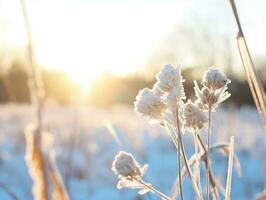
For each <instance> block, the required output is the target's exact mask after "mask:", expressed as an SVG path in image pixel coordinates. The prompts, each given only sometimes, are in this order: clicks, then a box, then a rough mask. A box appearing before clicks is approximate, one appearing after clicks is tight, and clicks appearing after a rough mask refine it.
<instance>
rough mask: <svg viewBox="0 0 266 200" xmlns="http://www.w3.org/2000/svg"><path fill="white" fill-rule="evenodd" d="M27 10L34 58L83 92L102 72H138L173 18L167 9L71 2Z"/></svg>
mask: <svg viewBox="0 0 266 200" xmlns="http://www.w3.org/2000/svg"><path fill="white" fill-rule="evenodd" d="M30 5H31V7H30V14H31V19H32V27H33V28H32V29H33V36H34V43H35V47H36V55H37V59H38V60H39V62H40V63H42V65H43V66H45V67H47V68H53V69H57V70H61V71H64V72H66V73H67V74H69V75H70V77H71V78H73V79H74V80H75V81H76V82H78V83H79V84H80V85H81V86H83V87H85V88H88V86H89V84H90V83H91V82H92V81H93V80H95V79H97V78H98V77H99V76H100V75H101V74H103V73H104V72H109V73H113V74H118V75H124V74H128V73H131V72H136V71H138V70H141V69H143V67H144V65H145V63H146V62H147V60H148V59H149V57H150V55H151V54H152V53H153V50H154V49H155V48H156V46H157V45H158V43H159V42H160V40H161V38H163V35H164V34H166V33H167V32H168V31H169V28H171V27H172V26H173V24H174V23H175V21H176V17H177V13H176V12H174V10H175V9H176V8H175V7H172V8H171V6H170V5H167V6H165V7H163V6H161V5H155V6H154V7H152V8H151V7H149V6H148V5H149V4H147V5H146V4H121V5H120V4H119V5H116V4H114V5H111V4H107V5H106V4H99V5H98V4H86V5H85V2H82V3H81V2H79V3H78V2H77V3H74V1H73V2H65V1H42V2H41V1H40V2H38V3H35V4H33V3H32V4H30ZM51 5H52V6H51ZM62 5H64V6H62ZM164 8H165V9H164ZM147 10H149V14H147ZM162 11H163V12H162ZM160 12H161V13H162V14H159V13H160ZM47 13H49V14H48V15H47ZM103 13H104V14H103Z"/></svg>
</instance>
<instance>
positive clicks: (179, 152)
mask: <svg viewBox="0 0 266 200" xmlns="http://www.w3.org/2000/svg"><path fill="white" fill-rule="evenodd" d="M175 114H176V124H177V127H178V130H180V128H179V116H178V110H176V112H175ZM180 148H181V144H180V140H178V147H177V151H178V177H179V190H180V197H181V200H183V199H184V196H183V188H182V173H181V151H180Z"/></svg>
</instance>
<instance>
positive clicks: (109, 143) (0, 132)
mask: <svg viewBox="0 0 266 200" xmlns="http://www.w3.org/2000/svg"><path fill="white" fill-rule="evenodd" d="M44 115H45V120H44V121H45V128H46V130H47V131H50V132H51V133H52V134H53V135H54V138H55V150H56V153H57V163H58V166H59V168H60V171H61V174H62V176H63V178H64V180H65V182H66V185H67V187H68V189H69V191H70V196H71V199H73V200H137V199H143V200H145V199H147V200H148V199H153V200H156V199H158V198H157V197H155V196H153V195H148V196H143V197H140V196H139V195H138V194H137V191H133V190H128V189H124V190H117V189H116V182H117V178H116V176H115V175H114V174H113V172H112V171H111V163H112V160H113V158H114V155H115V154H116V153H117V152H118V151H119V150H126V151H128V152H131V153H133V154H134V155H135V157H136V158H137V160H138V161H139V162H140V163H141V164H144V163H148V164H149V169H148V172H147V174H146V176H145V179H146V180H147V181H149V182H151V183H153V185H154V186H155V187H157V188H159V189H160V190H161V191H162V192H164V193H166V194H171V190H172V185H173V183H174V181H175V178H176V176H177V163H176V154H175V148H174V146H173V144H171V142H170V140H169V138H168V136H167V134H166V133H165V132H164V131H163V129H161V128H160V127H159V126H157V125H154V126H150V125H148V124H146V123H145V122H144V121H142V120H140V119H138V118H137V116H136V115H135V113H134V112H133V108H131V107H129V108H128V107H122V106H114V107H112V108H108V109H103V108H101V109H99V108H85V107H83V108H81V107H78V108H73V107H71V108H66V107H59V106H55V105H49V106H47V107H46V108H45V114H44ZM32 116H33V115H32V110H31V109H30V107H29V106H26V105H24V106H22V105H20V106H18V105H13V104H8V105H2V106H0V199H1V200H9V199H11V198H10V196H9V195H8V194H7V193H6V189H3V187H5V188H7V189H9V190H11V191H12V192H13V193H14V194H15V195H16V196H17V197H18V199H21V200H31V199H32V194H31V184H32V182H31V179H30V177H29V174H28V170H27V167H26V164H25V161H24V154H25V138H24V134H23V130H24V128H25V126H26V125H27V124H29V123H30V122H32V119H33V118H32ZM213 118H214V121H213V122H214V123H213V129H212V143H216V142H228V141H229V137H230V136H231V135H235V136H236V137H235V141H236V152H237V155H238V157H239V159H240V162H241V166H242V176H241V177H240V176H238V174H237V173H236V171H234V173H233V182H232V184H233V186H232V199H233V200H250V199H254V197H255V196H256V194H258V193H259V192H261V191H262V190H263V189H264V188H265V187H266V178H265V177H266V156H265V155H266V134H265V133H264V132H263V129H262V127H261V126H260V123H259V116H258V115H257V113H256V111H255V110H254V109H252V108H248V107H245V108H241V109H236V108H233V107H232V108H227V109H224V110H222V111H221V109H220V111H218V112H216V113H214V117H213ZM107 127H109V128H107ZM112 128H113V129H114V131H115V132H116V134H114V133H112V130H111V131H110V129H112ZM205 134H206V133H205V130H204V131H202V132H201V135H202V136H203V137H204V135H205ZM116 136H117V137H116ZM184 139H185V145H186V150H187V152H188V153H189V154H190V155H191V154H192V153H193V149H194V146H193V143H192V137H191V135H190V134H185V135H184ZM212 164H213V168H214V173H215V175H216V177H217V178H218V179H219V181H220V182H221V183H223V184H224V183H225V174H226V169H227V158H226V157H225V156H224V155H223V154H221V153H219V152H217V153H214V154H213V155H212ZM202 169H203V168H202ZM70 171H71V173H70ZM202 173H204V171H202ZM202 176H204V175H203V174H202ZM185 186H186V187H185V198H186V199H193V197H192V196H191V195H192V194H193V193H192V192H191V191H192V190H191V188H190V186H189V181H188V180H186V181H185ZM203 191H205V190H203Z"/></svg>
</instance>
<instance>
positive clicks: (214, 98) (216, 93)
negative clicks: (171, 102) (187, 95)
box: [194, 81, 231, 111]
mask: <svg viewBox="0 0 266 200" xmlns="http://www.w3.org/2000/svg"><path fill="white" fill-rule="evenodd" d="M194 83H195V87H194V90H195V94H196V96H197V100H196V104H197V105H198V106H199V107H200V108H201V109H203V110H204V111H207V110H209V109H211V111H215V109H216V108H217V107H218V105H219V104H220V103H222V102H223V101H225V100H226V99H228V98H229V97H230V96H231V94H230V93H229V92H227V91H226V90H227V86H224V87H223V88H221V89H218V90H210V89H209V88H207V87H205V86H204V87H203V88H202V89H199V86H198V84H197V82H196V81H194Z"/></svg>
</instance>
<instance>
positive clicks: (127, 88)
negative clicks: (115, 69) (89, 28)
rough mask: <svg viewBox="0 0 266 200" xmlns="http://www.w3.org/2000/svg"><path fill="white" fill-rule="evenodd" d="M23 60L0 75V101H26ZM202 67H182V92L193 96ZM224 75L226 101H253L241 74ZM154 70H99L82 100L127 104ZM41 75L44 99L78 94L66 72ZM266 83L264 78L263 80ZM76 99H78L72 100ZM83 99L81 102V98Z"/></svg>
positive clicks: (149, 83) (66, 99)
mask: <svg viewBox="0 0 266 200" xmlns="http://www.w3.org/2000/svg"><path fill="white" fill-rule="evenodd" d="M26 69H27V68H26V66H25V65H24V64H23V62H20V61H14V62H13V63H12V64H11V66H10V67H9V69H8V70H7V71H5V72H2V73H1V75H0V91H1V93H0V102H1V103H4V102H16V103H28V102H30V92H29V87H28V77H29V76H28V72H27V70H26ZM204 70H205V69H203V68H202V67H191V68H184V69H182V75H183V77H184V79H185V80H186V81H185V82H184V87H185V92H186V94H187V96H188V97H189V98H192V99H193V96H194V90H193V87H194V83H193V80H196V81H197V82H198V83H200V82H201V78H202V75H203V72H204ZM225 72H226V74H227V75H228V77H229V78H230V79H231V80H232V83H231V84H230V86H229V91H230V92H231V94H232V97H231V98H230V101H228V102H231V103H233V104H235V105H244V104H247V105H253V99H252V96H251V93H250V90H249V86H248V83H247V81H246V80H245V78H243V77H242V78H241V77H239V76H235V75H234V74H233V73H231V70H225ZM154 74H155V70H154V71H151V75H147V73H146V74H145V73H143V74H131V75H127V76H123V77H122V76H116V75H112V74H103V75H102V76H101V78H99V79H98V80H96V81H94V82H93V83H92V85H91V86H90V91H89V93H88V94H87V95H88V96H87V99H86V102H85V103H86V104H88V105H94V106H110V105H112V104H117V103H118V104H128V105H132V104H133V102H134V100H135V97H136V95H137V93H138V91H139V90H140V89H142V88H144V87H149V88H152V85H153V84H154V82H155V78H154ZM260 75H261V77H262V78H263V80H266V74H265V72H264V71H261V73H260ZM42 78H43V82H44V90H45V93H46V99H52V100H53V101H55V102H57V103H59V104H63V105H68V104H71V103H73V98H79V95H77V94H79V93H81V92H82V88H80V87H79V86H78V85H77V84H76V83H75V82H74V81H73V80H71V79H70V78H69V77H68V76H67V75H66V74H64V73H62V72H59V71H53V70H43V71H42ZM264 86H265V87H266V82H265V81H264ZM74 102H78V100H76V101H74ZM83 103H84V102H83Z"/></svg>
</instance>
